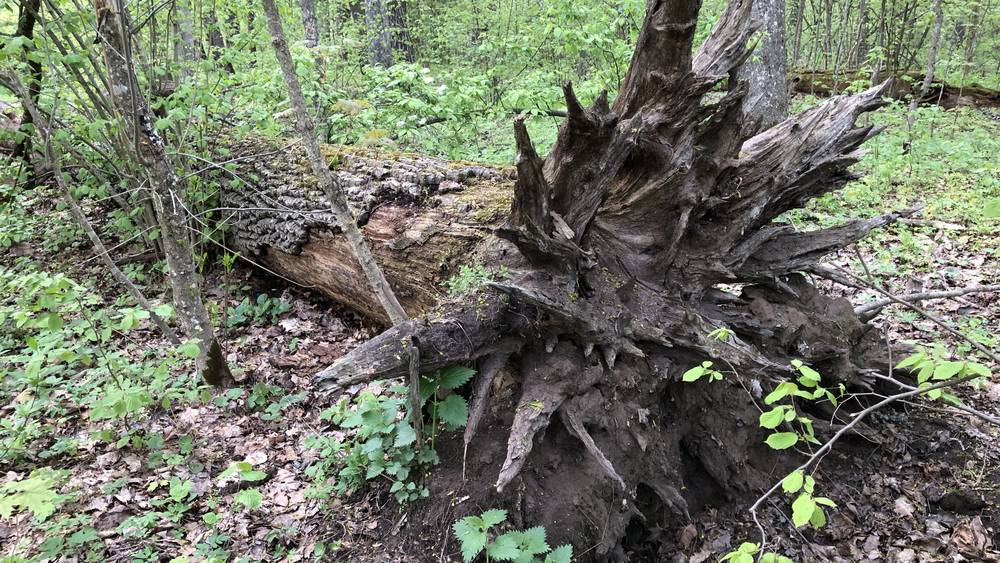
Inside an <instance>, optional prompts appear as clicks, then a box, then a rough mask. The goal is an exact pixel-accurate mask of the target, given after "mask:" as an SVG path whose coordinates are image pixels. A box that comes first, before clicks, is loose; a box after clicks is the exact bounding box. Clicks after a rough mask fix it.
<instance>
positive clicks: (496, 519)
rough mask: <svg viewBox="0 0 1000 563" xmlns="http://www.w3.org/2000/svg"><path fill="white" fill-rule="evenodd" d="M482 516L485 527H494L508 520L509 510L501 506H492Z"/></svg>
mask: <svg viewBox="0 0 1000 563" xmlns="http://www.w3.org/2000/svg"><path fill="white" fill-rule="evenodd" d="M480 518H482V522H483V527H484V528H492V527H493V526H496V525H497V524H502V523H503V522H504V521H506V520H507V511H506V510H501V509H499V508H491V509H490V510H487V511H486V512H483V513H482V515H481V516H480Z"/></svg>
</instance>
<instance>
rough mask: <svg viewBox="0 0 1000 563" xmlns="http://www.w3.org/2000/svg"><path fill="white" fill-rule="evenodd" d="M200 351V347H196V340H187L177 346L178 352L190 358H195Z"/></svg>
mask: <svg viewBox="0 0 1000 563" xmlns="http://www.w3.org/2000/svg"><path fill="white" fill-rule="evenodd" d="M200 352H201V349H200V348H199V347H198V341H197V340H188V341H187V342H185V343H184V344H181V345H180V346H178V347H177V353H178V354H180V355H182V356H186V357H188V358H191V359H192V360H193V359H195V358H197V357H198V354H199V353H200Z"/></svg>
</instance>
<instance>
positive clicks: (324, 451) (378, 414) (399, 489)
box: [306, 366, 476, 504]
mask: <svg viewBox="0 0 1000 563" xmlns="http://www.w3.org/2000/svg"><path fill="white" fill-rule="evenodd" d="M475 373H476V372H475V370H472V369H469V368H466V367H462V366H451V367H448V368H445V369H443V370H441V371H440V372H439V373H437V374H434V375H433V376H423V377H422V378H421V385H420V405H421V410H420V413H419V416H420V417H421V426H422V428H423V439H422V440H421V442H422V443H419V444H418V443H417V433H416V431H415V430H414V428H413V424H412V420H413V417H412V413H410V412H409V405H410V398H409V389H408V388H407V387H404V386H401V385H394V386H391V387H389V388H388V389H386V390H385V391H384V392H382V393H379V394H376V393H374V392H372V391H371V390H365V391H362V392H361V393H360V394H359V395H358V396H357V397H355V398H354V399H353V400H351V401H348V400H347V399H341V400H340V402H338V403H337V405H335V406H334V407H332V408H330V409H327V410H325V411H324V412H323V413H322V414H321V415H320V416H321V418H323V419H324V420H330V421H332V422H333V423H334V424H336V425H337V426H338V428H339V431H340V432H341V433H342V435H343V436H344V437H342V438H338V437H335V436H323V435H320V436H313V437H310V438H308V440H307V442H306V445H307V446H308V447H311V448H316V449H318V450H319V451H320V457H321V458H322V461H321V462H320V463H317V464H314V465H312V466H310V467H309V468H307V469H306V474H307V475H309V476H310V477H312V478H313V479H314V480H315V481H316V482H317V483H318V484H319V485H318V486H314V489H313V491H312V494H313V495H315V496H320V497H325V496H327V495H329V493H330V491H332V492H335V493H338V494H343V493H347V492H351V491H355V490H358V489H360V488H361V487H363V486H364V485H366V484H367V483H369V482H371V481H375V480H379V479H388V480H389V481H390V482H391V483H392V485H391V487H390V489H389V492H390V493H392V494H393V495H394V496H395V498H396V501H397V502H399V503H400V504H403V503H406V502H410V501H415V500H417V499H420V498H426V497H427V496H428V491H427V488H426V487H424V486H421V485H419V483H418V479H417V478H416V477H417V476H419V473H420V471H422V470H425V469H426V468H428V467H430V466H433V465H436V464H437V463H438V462H439V461H440V460H439V458H438V455H437V452H436V451H435V450H434V444H435V441H436V438H437V435H438V433H439V432H441V431H447V432H451V431H454V430H457V429H459V428H461V427H463V426H465V424H466V422H467V421H468V416H469V410H468V405H467V403H466V400H465V398H464V397H462V396H461V395H458V394H457V393H454V391H455V390H456V389H458V388H459V387H461V386H463V385H465V384H466V383H468V381H469V380H470V379H471V378H472V376H473V375H475ZM427 416H429V420H427ZM334 472H335V473H336V476H335V478H334V479H333V482H332V483H327V478H328V477H329V476H330V475H331V474H332V473H334Z"/></svg>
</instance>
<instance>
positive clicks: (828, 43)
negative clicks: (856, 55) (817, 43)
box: [823, 0, 833, 70]
mask: <svg viewBox="0 0 1000 563" xmlns="http://www.w3.org/2000/svg"><path fill="white" fill-rule="evenodd" d="M823 15H824V18H825V20H824V22H825V24H824V27H823V30H824V31H823V70H829V69H830V55H832V54H833V0H826V9H825V10H824V11H823Z"/></svg>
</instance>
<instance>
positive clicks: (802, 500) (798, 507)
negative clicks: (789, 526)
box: [792, 493, 816, 528]
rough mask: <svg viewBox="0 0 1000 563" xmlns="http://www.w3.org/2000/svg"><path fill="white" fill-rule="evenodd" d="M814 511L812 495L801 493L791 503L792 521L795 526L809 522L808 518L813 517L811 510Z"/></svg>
mask: <svg viewBox="0 0 1000 563" xmlns="http://www.w3.org/2000/svg"><path fill="white" fill-rule="evenodd" d="M815 511H816V502H815V501H813V498H812V495H810V494H809V493H802V494H801V495H799V497H798V498H797V499H795V502H793V503H792V523H793V524H795V527H796V528H800V527H802V526H805V525H806V524H808V523H809V519H810V518H812V517H813V512H815Z"/></svg>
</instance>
